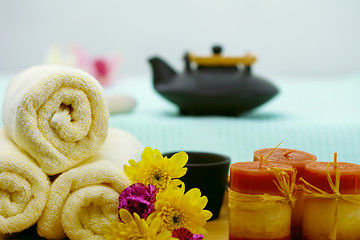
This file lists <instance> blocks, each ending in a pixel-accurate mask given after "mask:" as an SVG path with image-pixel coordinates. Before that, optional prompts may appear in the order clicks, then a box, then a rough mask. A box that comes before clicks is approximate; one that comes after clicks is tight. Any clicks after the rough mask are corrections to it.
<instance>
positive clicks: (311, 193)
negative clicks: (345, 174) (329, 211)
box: [299, 162, 360, 240]
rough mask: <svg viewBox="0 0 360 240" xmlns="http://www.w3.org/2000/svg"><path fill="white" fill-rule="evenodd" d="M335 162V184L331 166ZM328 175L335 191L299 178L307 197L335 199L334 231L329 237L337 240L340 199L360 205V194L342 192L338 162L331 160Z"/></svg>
mask: <svg viewBox="0 0 360 240" xmlns="http://www.w3.org/2000/svg"><path fill="white" fill-rule="evenodd" d="M331 164H334V166H335V184H334V182H333V181H332V179H331V176H330V172H329V168H330V165H331ZM326 176H327V180H328V182H329V185H330V188H331V190H332V191H333V193H327V192H325V191H323V190H321V189H320V188H318V187H316V186H314V185H312V184H310V183H308V182H307V181H306V180H305V179H303V178H300V179H299V180H300V181H302V182H303V183H304V185H301V187H302V188H303V189H304V192H305V195H304V199H305V198H327V199H334V200H335V212H334V215H335V217H334V220H335V223H334V228H333V231H332V232H331V233H330V235H329V239H331V240H336V235H337V225H338V201H339V200H342V201H345V202H349V203H354V204H359V205H360V195H355V194H341V193H340V191H339V189H340V168H339V167H338V165H337V163H332V162H330V163H329V164H328V165H327V167H326Z"/></svg>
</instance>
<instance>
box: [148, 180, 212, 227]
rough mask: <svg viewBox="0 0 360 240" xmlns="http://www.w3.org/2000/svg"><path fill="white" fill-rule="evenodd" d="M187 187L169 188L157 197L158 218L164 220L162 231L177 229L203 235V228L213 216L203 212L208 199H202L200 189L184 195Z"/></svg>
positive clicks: (203, 197)
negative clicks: (184, 229)
mask: <svg viewBox="0 0 360 240" xmlns="http://www.w3.org/2000/svg"><path fill="white" fill-rule="evenodd" d="M184 191H185V187H184V186H182V187H180V188H167V189H165V190H164V191H163V192H160V193H158V194H157V196H156V199H157V200H156V202H155V212H154V213H153V214H151V215H150V216H149V217H153V216H156V217H158V218H160V219H161V220H162V226H161V227H162V230H169V231H173V230H174V229H177V228H181V227H182V228H187V229H189V230H190V231H191V232H192V233H203V232H204V229H202V227H203V226H204V225H205V223H206V221H207V220H209V219H210V218H211V216H212V213H211V212H210V211H208V210H203V208H204V207H205V206H206V204H207V202H208V199H207V197H205V196H202V197H201V192H200V189H198V188H193V189H190V190H189V191H188V192H186V193H185V194H184Z"/></svg>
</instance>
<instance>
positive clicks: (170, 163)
mask: <svg viewBox="0 0 360 240" xmlns="http://www.w3.org/2000/svg"><path fill="white" fill-rule="evenodd" d="M174 160H176V163H175V162H174ZM186 161H187V154H186V153H185V152H180V153H178V154H177V157H175V158H171V159H168V158H167V157H163V156H162V154H161V153H160V151H159V150H157V149H154V150H153V149H152V148H150V147H146V148H145V149H144V151H143V153H142V154H141V161H139V162H135V161H134V160H129V165H124V172H125V174H126V176H127V177H128V178H129V180H130V181H131V182H133V183H143V184H145V185H148V184H152V185H155V186H156V187H157V188H158V189H159V190H160V191H163V190H164V189H165V188H166V187H167V186H170V185H174V184H175V183H174V181H175V180H176V179H177V178H180V177H182V176H183V175H184V174H185V173H186V171H187V169H186V168H183V166H184V165H185V164H186ZM178 162H179V163H178Z"/></svg>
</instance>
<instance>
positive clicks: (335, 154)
mask: <svg viewBox="0 0 360 240" xmlns="http://www.w3.org/2000/svg"><path fill="white" fill-rule="evenodd" d="M334 163H335V164H336V163H337V153H334Z"/></svg>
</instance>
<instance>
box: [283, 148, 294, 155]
mask: <svg viewBox="0 0 360 240" xmlns="http://www.w3.org/2000/svg"><path fill="white" fill-rule="evenodd" d="M293 151H294V150H292V149H291V150H289V151H287V152H285V153H284V154H283V156H284V157H287V156H288V155H289V154H290V153H292V152H293Z"/></svg>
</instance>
